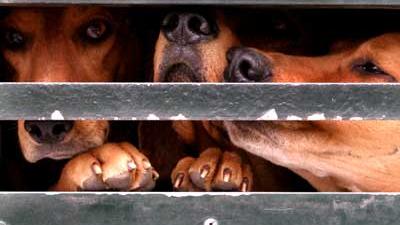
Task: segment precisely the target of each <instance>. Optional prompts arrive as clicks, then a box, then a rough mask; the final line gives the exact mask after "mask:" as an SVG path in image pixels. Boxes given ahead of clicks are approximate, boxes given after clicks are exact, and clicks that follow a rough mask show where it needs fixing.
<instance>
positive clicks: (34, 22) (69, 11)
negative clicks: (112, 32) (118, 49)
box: [3, 6, 112, 29]
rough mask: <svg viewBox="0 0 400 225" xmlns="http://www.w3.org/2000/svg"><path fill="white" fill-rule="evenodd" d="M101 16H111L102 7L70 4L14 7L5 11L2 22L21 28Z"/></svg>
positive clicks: (68, 24) (67, 22) (74, 21)
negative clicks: (62, 5)
mask: <svg viewBox="0 0 400 225" xmlns="http://www.w3.org/2000/svg"><path fill="white" fill-rule="evenodd" d="M95 16H101V17H106V18H111V16H112V14H111V12H110V10H107V9H105V8H103V7H97V6H94V7H89V6H70V7H45V8H35V7H33V8H15V9H12V10H10V11H9V12H7V13H6V16H5V17H4V19H3V23H5V24H8V25H11V24H12V25H14V26H18V27H23V28H27V29H28V28H31V29H36V28H37V26H41V27H44V28H49V27H54V26H62V25H67V26H73V25H74V24H75V23H78V24H79V23H81V22H82V21H84V20H87V19H88V18H91V17H95Z"/></svg>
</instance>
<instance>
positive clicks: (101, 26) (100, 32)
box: [83, 20, 111, 43]
mask: <svg viewBox="0 0 400 225" xmlns="http://www.w3.org/2000/svg"><path fill="white" fill-rule="evenodd" d="M110 33H111V31H110V26H109V24H108V23H107V22H106V21H103V20H94V21H91V22H89V23H88V24H87V25H86V26H84V28H83V38H84V40H86V41H88V42H91V43H98V42H101V41H103V40H105V39H106V38H107V37H108V36H109V34H110Z"/></svg>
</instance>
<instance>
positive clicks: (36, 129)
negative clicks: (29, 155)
mask: <svg viewBox="0 0 400 225" xmlns="http://www.w3.org/2000/svg"><path fill="white" fill-rule="evenodd" d="M73 125H74V122H73V121H25V123H24V128H25V130H26V131H27V132H28V133H29V135H30V136H31V137H32V139H33V140H34V141H36V142H37V143H39V144H55V143H58V142H61V141H62V140H64V138H65V136H66V135H67V134H68V133H69V132H70V131H71V130H72V127H73Z"/></svg>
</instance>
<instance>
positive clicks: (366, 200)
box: [360, 196, 375, 209]
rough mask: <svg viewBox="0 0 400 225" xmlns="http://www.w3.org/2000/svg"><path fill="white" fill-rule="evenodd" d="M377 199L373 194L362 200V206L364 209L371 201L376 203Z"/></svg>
mask: <svg viewBox="0 0 400 225" xmlns="http://www.w3.org/2000/svg"><path fill="white" fill-rule="evenodd" d="M374 201H375V196H371V197H369V198H367V199H364V200H362V202H361V204H360V207H361V208H362V209H363V208H365V207H367V206H368V205H370V204H371V203H374Z"/></svg>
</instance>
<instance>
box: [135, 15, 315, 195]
mask: <svg viewBox="0 0 400 225" xmlns="http://www.w3.org/2000/svg"><path fill="white" fill-rule="evenodd" d="M237 15H238V14H233V13H228V12H224V13H221V12H211V13H210V12H201V13H193V12H177V13H170V14H168V15H167V16H166V17H165V19H164V20H163V23H162V28H161V33H160V35H159V39H158V42H157V45H156V52H155V57H154V78H153V81H155V82H223V80H224V77H223V71H224V69H225V67H226V65H227V61H226V57H225V55H226V52H227V51H228V49H230V48H231V47H233V46H239V45H240V44H243V43H244V44H249V45H253V46H258V47H260V48H262V49H269V50H280V51H283V52H291V53H300V52H303V53H306V50H310V48H307V46H309V43H308V42H309V41H310V40H311V39H310V38H305V34H307V35H308V34H309V33H307V32H305V30H304V29H305V27H302V26H300V24H299V23H300V22H299V21H297V20H293V19H292V15H291V14H287V13H284V12H276V11H271V12H269V13H266V12H263V13H262V14H261V13H259V14H257V15H253V16H254V17H251V16H250V17H251V18H253V20H252V21H240V22H238V19H237V17H236V16H237ZM239 15H241V14H239ZM249 15H250V14H249ZM259 16H261V17H262V18H263V19H264V20H263V21H264V23H265V26H264V27H263V28H262V29H261V30H260V27H258V26H254V22H255V21H256V20H258V19H260V17H259ZM241 18H249V17H246V16H243V15H241ZM247 20H248V19H247ZM232 21H236V22H232ZM252 28H253V29H252ZM266 40H269V41H267V42H265V41H266ZM215 124H219V122H216V123H214V122H209V121H202V122H192V121H175V122H173V123H172V125H171V126H172V127H173V129H174V130H175V132H176V133H177V134H178V136H179V138H180V140H181V141H183V142H184V143H185V144H187V145H190V147H189V148H190V150H189V151H186V152H184V154H182V153H180V154H172V155H168V156H166V157H165V158H167V159H168V162H171V163H172V162H173V164H172V165H177V166H176V167H175V168H174V169H173V171H172V174H171V179H172V183H173V186H174V188H175V189H177V190H182V191H188V190H189V191H196V190H207V191H210V190H240V191H251V190H257V191H278V190H279V191H287V190H305V189H303V187H306V189H307V185H306V184H304V183H302V181H301V180H300V179H297V178H296V177H295V176H293V174H291V173H290V172H289V171H287V170H286V169H283V168H280V167H276V166H274V165H272V164H270V163H268V162H267V161H265V160H262V159H260V158H256V157H253V156H250V157H249V155H248V154H246V153H245V152H243V151H241V150H240V149H238V148H237V147H235V146H233V145H232V144H231V143H230V141H229V140H228V137H227V136H225V135H224V133H223V132H221V131H220V130H219V127H218V126H215ZM143 127H145V125H143V124H142V130H146V128H143ZM145 149H146V147H145ZM185 154H186V155H189V157H182V155H183V156H184V155H185ZM199 154H200V155H199ZM152 162H153V160H152ZM155 167H156V168H157V166H156V165H155ZM167 172H168V173H170V172H171V170H167ZM163 176H165V175H162V176H161V177H163ZM253 177H254V178H255V179H253ZM261 177H262V178H263V179H258V178H261ZM296 188H297V189H296ZM307 190H308V189H307Z"/></svg>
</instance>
